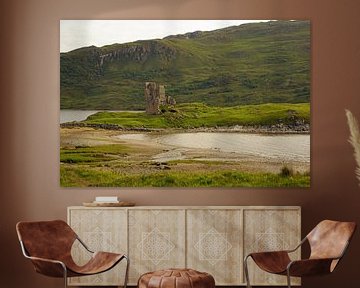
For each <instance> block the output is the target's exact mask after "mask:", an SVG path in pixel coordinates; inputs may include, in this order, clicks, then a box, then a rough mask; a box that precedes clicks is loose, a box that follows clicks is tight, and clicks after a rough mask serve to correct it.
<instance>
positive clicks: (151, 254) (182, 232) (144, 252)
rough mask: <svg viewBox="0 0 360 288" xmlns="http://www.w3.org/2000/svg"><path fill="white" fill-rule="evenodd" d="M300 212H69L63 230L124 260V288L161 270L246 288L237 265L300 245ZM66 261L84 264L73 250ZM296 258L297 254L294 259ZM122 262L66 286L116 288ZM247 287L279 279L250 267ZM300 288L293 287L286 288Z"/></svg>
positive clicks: (133, 209) (77, 249)
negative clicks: (254, 254) (67, 228)
mask: <svg viewBox="0 0 360 288" xmlns="http://www.w3.org/2000/svg"><path fill="white" fill-rule="evenodd" d="M300 212H301V210H300V207H281V206H280V207H276V206H271V207H269V206H265V207H258V206H225V207H221V206H219V207H216V206H212V207H192V206H189V207H171V206H170V207H150V206H149V207H131V208H84V207H69V209H68V222H69V224H70V225H71V226H72V228H73V229H74V230H75V231H76V232H77V233H78V235H79V236H80V238H81V239H82V240H84V242H85V243H86V244H87V245H88V246H89V247H90V248H91V249H92V250H102V251H110V252H121V253H126V254H127V255H128V256H129V257H130V271H129V274H130V275H129V284H130V285H136V284H137V280H138V278H139V276H140V275H141V274H143V273H146V272H149V271H155V270H160V269H166V268H192V269H195V270H199V271H203V272H208V273H210V274H212V275H213V276H214V278H215V281H216V285H229V286H235V285H245V278H244V275H243V258H244V256H245V255H247V254H248V253H250V252H257V251H268V250H282V249H290V248H294V247H295V246H296V245H297V244H299V243H300V237H301V235H300V232H301V231H300V224H301V223H300V217H301V215H300ZM72 253H73V257H74V259H75V261H76V262H77V263H79V264H82V263H85V262H86V261H87V260H88V259H89V258H88V257H89V253H87V252H86V250H85V249H82V247H81V245H79V243H76V244H75V245H74V247H73V251H72ZM293 258H294V259H295V258H296V259H299V258H300V250H298V252H297V253H295V255H294V256H293ZM125 266H126V265H125V261H124V262H121V263H120V265H118V266H116V267H115V268H114V269H112V270H110V271H108V272H106V273H104V274H98V275H95V276H89V277H79V278H71V279H70V280H69V284H70V285H77V286H80V285H83V286H109V285H116V286H119V285H122V283H123V280H124V279H123V277H124V274H125ZM249 272H250V280H251V284H252V285H266V286H279V285H285V284H286V277H283V276H276V275H272V274H269V273H265V272H263V271H261V270H260V269H259V268H257V266H256V265H254V263H253V261H252V260H249ZM293 284H294V285H299V284H300V281H299V280H298V279H294V280H293Z"/></svg>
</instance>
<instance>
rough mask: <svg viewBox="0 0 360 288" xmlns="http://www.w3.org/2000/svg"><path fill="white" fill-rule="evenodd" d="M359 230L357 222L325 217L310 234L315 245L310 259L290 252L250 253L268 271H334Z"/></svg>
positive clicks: (307, 273)
mask: <svg viewBox="0 0 360 288" xmlns="http://www.w3.org/2000/svg"><path fill="white" fill-rule="evenodd" d="M355 229H356V224H355V223H354V222H338V221H331V220H324V221H322V222H320V223H319V224H318V225H317V226H316V227H315V228H314V229H313V230H312V231H311V232H310V233H309V234H308V235H307V236H306V238H307V240H308V241H309V244H310V248H311V255H310V258H309V259H302V260H297V261H292V262H291V260H290V257H289V254H288V252H287V251H273V252H258V253H251V254H249V255H250V256H251V257H252V258H253V260H254V261H255V263H256V264H257V265H258V266H259V267H260V268H261V269H262V270H264V271H267V272H269V273H274V274H281V275H286V274H287V267H288V265H289V264H290V263H291V264H290V267H289V274H290V276H297V277H302V276H312V275H322V274H328V273H331V272H332V271H333V270H334V269H335V267H336V265H337V263H338V262H339V260H340V259H337V258H339V257H340V258H341V257H342V256H343V253H344V252H345V250H346V248H347V245H348V243H349V241H350V240H351V238H352V235H353V234H354V232H355Z"/></svg>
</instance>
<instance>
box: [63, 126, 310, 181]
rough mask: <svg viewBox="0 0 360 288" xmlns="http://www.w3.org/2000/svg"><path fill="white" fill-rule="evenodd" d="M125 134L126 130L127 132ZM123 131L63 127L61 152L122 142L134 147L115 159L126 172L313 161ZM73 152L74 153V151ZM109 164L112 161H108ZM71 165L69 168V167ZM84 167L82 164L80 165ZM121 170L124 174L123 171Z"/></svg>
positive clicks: (257, 169) (270, 167)
mask: <svg viewBox="0 0 360 288" xmlns="http://www.w3.org/2000/svg"><path fill="white" fill-rule="evenodd" d="M124 132H125V133H126V131H124ZM118 133H121V134H122V131H110V130H102V129H94V128H90V127H83V128H79V127H78V128H72V129H68V128H62V129H61V134H60V135H61V137H60V138H61V142H60V147H61V149H62V151H65V150H68V151H71V152H75V151H76V149H82V148H84V147H88V148H86V149H92V148H91V147H94V149H96V148H95V147H100V146H102V145H114V144H115V145H117V144H118V145H122V146H123V147H128V148H130V147H131V150H129V151H127V152H126V156H125V157H124V158H122V157H120V158H119V159H117V160H116V159H114V161H115V162H116V161H120V162H118V164H119V163H121V165H120V166H124V165H125V166H124V167H126V168H125V169H124V171H126V173H130V174H131V173H133V172H134V173H135V174H138V173H143V174H144V175H145V174H146V173H150V172H154V171H159V170H168V169H169V168H170V170H171V171H177V172H181V171H182V172H184V171H187V172H189V171H192V172H194V173H195V172H198V171H210V170H211V171H212V170H214V169H215V170H214V171H218V170H219V169H220V170H233V171H242V172H248V173H272V174H278V173H280V171H281V169H282V168H283V167H284V166H286V167H290V168H291V169H292V170H293V171H294V173H308V172H309V171H310V163H309V162H308V161H299V160H288V161H283V160H280V159H275V158H272V157H263V156H259V155H254V154H248V153H246V152H241V153H235V152H226V151H220V150H219V149H211V148H204V149H199V148H191V147H177V146H173V145H167V144H163V143H158V142H152V141H142V140H136V139H124V138H118V137H117V136H118ZM95 154H96V153H95ZM73 155H74V154H73ZM108 163H109V162H108ZM63 164H65V165H67V166H69V165H70V166H76V163H74V164H69V163H63ZM70 166H69V167H70ZM80 166H81V165H80ZM124 171H122V173H123V172H124Z"/></svg>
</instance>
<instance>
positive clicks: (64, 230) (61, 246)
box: [16, 220, 76, 260]
mask: <svg viewBox="0 0 360 288" xmlns="http://www.w3.org/2000/svg"><path fill="white" fill-rule="evenodd" d="M16 231H17V234H18V237H19V240H20V241H22V243H23V244H24V247H25V249H26V252H27V253H28V254H29V255H30V256H34V257H40V258H47V259H57V260H61V259H64V258H67V257H68V256H69V255H70V254H69V253H70V252H71V247H72V245H73V243H74V241H75V240H76V234H75V232H74V231H73V230H72V229H71V228H70V226H69V225H67V224H66V222H64V221H62V220H54V221H40V222H19V223H17V225H16Z"/></svg>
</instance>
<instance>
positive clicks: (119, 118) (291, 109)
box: [83, 103, 310, 129]
mask: <svg viewBox="0 0 360 288" xmlns="http://www.w3.org/2000/svg"><path fill="white" fill-rule="evenodd" d="M83 123H85V124H91V125H97V124H99V125H101V124H111V125H116V126H119V127H122V128H128V129H133V128H153V129H166V128H182V129H192V128H215V127H233V126H236V125H239V126H272V125H277V124H284V125H288V126H295V125H298V124H299V123H302V124H309V123H310V103H299V104H288V103H268V104H259V105H241V106H233V107H216V106H207V105H205V104H202V103H186V104H179V105H176V107H175V108H172V109H169V108H163V109H162V112H161V113H160V114H158V115H149V114H146V113H145V112H139V113H133V112H98V113H96V114H94V115H91V116H89V117H88V118H87V119H86V120H85V121H83Z"/></svg>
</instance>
